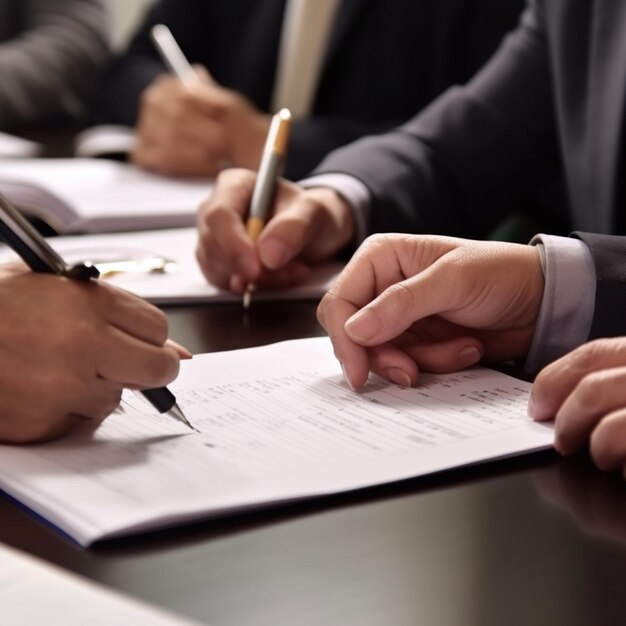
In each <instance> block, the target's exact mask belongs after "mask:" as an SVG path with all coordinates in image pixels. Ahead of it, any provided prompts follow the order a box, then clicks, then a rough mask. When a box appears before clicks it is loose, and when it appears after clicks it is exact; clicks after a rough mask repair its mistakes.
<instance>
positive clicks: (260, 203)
mask: <svg viewBox="0 0 626 626" xmlns="http://www.w3.org/2000/svg"><path fill="white" fill-rule="evenodd" d="M290 132H291V113H290V112H289V109H281V110H280V111H279V112H278V113H276V114H275V115H274V116H273V117H272V122H271V124H270V129H269V131H268V133H267V139H266V140H265V146H264V147H263V155H262V156H261V163H260V165H259V172H258V174H257V178H256V183H255V185H254V190H253V192H252V200H251V201H250V213H249V215H248V220H247V222H246V230H247V231H248V236H249V237H250V239H252V241H253V242H254V241H256V240H257V239H258V237H259V235H260V234H261V231H262V230H263V226H265V222H266V221H267V215H268V212H269V210H270V206H271V204H272V200H273V199H274V192H275V191H276V182H277V180H278V177H279V176H280V175H281V173H282V169H283V166H284V164H285V159H286V157H287V144H288V143H289V134H290ZM254 289H255V286H254V285H248V287H247V289H246V292H245V293H244V295H243V307H244V309H249V308H250V303H251V302H252V292H253V291H254Z"/></svg>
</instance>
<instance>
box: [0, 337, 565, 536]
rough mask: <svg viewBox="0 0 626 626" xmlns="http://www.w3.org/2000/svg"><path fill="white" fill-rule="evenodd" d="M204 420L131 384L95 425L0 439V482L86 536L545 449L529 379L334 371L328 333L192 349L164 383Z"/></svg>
mask: <svg viewBox="0 0 626 626" xmlns="http://www.w3.org/2000/svg"><path fill="white" fill-rule="evenodd" d="M173 388H174V390H175V392H176V394H177V397H178V401H179V404H180V406H181V407H182V409H183V410H184V411H185V413H186V415H187V417H188V418H189V419H190V421H191V422H192V423H193V424H194V425H195V426H196V427H197V428H198V429H199V430H200V431H201V432H200V433H199V434H198V433H194V432H192V431H189V429H187V428H186V427H185V426H184V425H182V424H179V423H177V422H175V421H173V420H171V419H168V418H166V417H163V416H159V415H156V414H155V413H154V410H153V409H151V407H150V406H149V405H147V403H146V402H145V401H144V400H143V398H141V397H140V396H137V395H135V394H132V393H128V394H126V396H125V401H124V403H123V404H122V405H121V407H120V409H119V410H118V412H117V413H116V414H115V415H113V416H112V417H110V418H109V419H107V420H105V421H104V422H103V423H102V425H101V426H100V427H99V428H98V429H97V430H95V431H93V430H92V428H91V427H89V426H88V425H87V426H85V427H83V428H82V430H76V431H75V432H74V433H73V434H72V435H70V436H69V437H66V438H65V439H62V440H60V441H57V442H53V443H51V444H45V445H41V446H35V447H27V448H17V447H9V446H4V447H0V485H1V486H2V488H3V489H4V490H5V491H7V492H8V493H10V494H11V495H13V496H14V497H16V498H18V499H19V500H21V501H23V502H24V503H25V504H26V505H27V506H29V507H31V508H32V509H34V510H35V511H37V512H38V513H40V514H41V515H43V516H44V517H46V518H48V519H49V520H51V521H52V522H53V523H54V524H56V525H57V526H59V527H60V528H62V529H64V530H65V531H66V532H67V533H69V534H70V535H72V536H73V537H75V538H76V539H77V540H78V541H79V542H80V543H82V544H83V545H89V544H90V543H92V542H93V541H95V540H97V539H99V538H103V537H108V536H115V535H119V534H125V533H129V532H133V531H139V530H144V529H149V528H155V527H159V526H167V525H173V524H176V523H179V522H181V521H184V520H192V519H197V518H208V517H212V516H216V515H220V514H224V513H227V512H231V511H237V510H242V509H245V508H247V507H255V506H261V505H266V504H268V503H276V502H281V501H288V500H293V499H298V498H304V497H310V496H314V495H320V494H330V493H336V492H341V491H346V490H351V489H357V488H360V487H366V486H371V485H377V484H382V483H386V482H389V481H395V480H400V479H404V478H408V477H413V476H419V475H423V474H427V473H431V472H435V471H439V470H445V469H449V468H452V467H458V466H462V465H466V464H470V463H476V462H480V461H485V460H487V459H494V458H500V457H504V456H508V455H514V454H520V453H523V452H528V451H532V450H538V449H542V448H546V447H549V446H550V445H551V442H552V439H553V433H552V431H551V429H550V428H549V427H547V426H545V425H539V424H535V423H533V422H532V421H531V420H530V419H529V418H528V417H527V415H526V402H527V397H528V391H529V385H528V384H527V383H524V382H521V381H519V380H516V379H513V378H510V377H507V376H505V375H503V374H500V373H498V372H495V371H492V370H487V369H481V368H476V369H471V370H467V371H464V372H461V373H459V374H454V375H448V376H435V375H423V376H422V379H421V384H420V385H419V386H418V387H417V388H415V389H405V388H401V387H398V386H394V385H391V384H388V383H386V382H384V381H382V380H380V379H377V380H374V381H372V382H371V384H370V385H369V387H368V388H367V389H366V390H365V391H364V392H363V393H359V394H357V393H354V392H352V391H350V389H349V388H348V387H347V386H346V384H345V383H344V382H343V379H342V376H341V373H340V368H339V365H338V363H337V362H336V360H335V358H334V356H333V353H332V348H331V345H330V342H329V340H328V339H326V338H317V339H303V340H297V341H290V342H284V343H279V344H273V345H271V346H265V347H261V348H252V349H248V350H240V351H232V352H223V353H216V354H208V355H203V356H196V357H194V359H193V360H192V361H190V362H186V363H184V364H183V369H182V373H181V375H180V377H179V379H178V380H177V382H176V383H175V385H174V386H173Z"/></svg>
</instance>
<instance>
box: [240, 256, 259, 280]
mask: <svg viewBox="0 0 626 626" xmlns="http://www.w3.org/2000/svg"><path fill="white" fill-rule="evenodd" d="M237 267H238V268H239V271H240V272H241V273H242V274H243V275H244V276H245V277H246V278H254V277H255V276H256V275H257V273H258V271H259V264H258V262H257V261H256V259H253V258H251V257H249V256H247V255H245V254H241V255H240V256H238V257H237Z"/></svg>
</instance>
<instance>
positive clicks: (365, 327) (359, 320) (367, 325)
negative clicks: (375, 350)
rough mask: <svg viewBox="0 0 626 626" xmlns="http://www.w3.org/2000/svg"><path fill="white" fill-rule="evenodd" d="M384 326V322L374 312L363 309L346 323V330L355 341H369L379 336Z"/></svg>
mask: <svg viewBox="0 0 626 626" xmlns="http://www.w3.org/2000/svg"><path fill="white" fill-rule="evenodd" d="M382 326H383V323H382V320H381V319H380V317H378V315H377V314H376V313H374V311H372V310H370V309H363V310H362V311H359V312H358V313H355V314H354V315H353V316H352V317H351V318H350V319H349V320H348V321H347V322H346V326H345V329H346V332H347V333H348V335H350V338H351V339H354V341H368V340H369V339H372V338H373V337H374V336H375V335H377V334H378V332H379V331H380V329H381V328H382Z"/></svg>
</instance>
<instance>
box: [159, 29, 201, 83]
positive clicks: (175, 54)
mask: <svg viewBox="0 0 626 626" xmlns="http://www.w3.org/2000/svg"><path fill="white" fill-rule="evenodd" d="M151 34H152V41H153V42H154V45H155V47H156V49H157V51H158V52H159V54H160V55H161V58H162V59H163V63H165V65H166V66H167V68H168V69H169V70H170V72H172V74H174V76H176V77H178V79H179V80H180V81H181V82H182V83H183V84H184V85H185V87H191V85H192V84H193V83H194V82H195V81H196V80H197V79H198V76H197V74H196V71H195V70H194V69H193V67H191V65H190V64H189V61H187V58H186V57H185V55H184V54H183V51H182V50H181V49H180V46H179V45H178V43H177V42H176V39H174V35H172V31H171V30H170V29H169V28H168V27H167V26H166V25H165V24H157V25H156V26H153V27H152V31H151Z"/></svg>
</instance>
